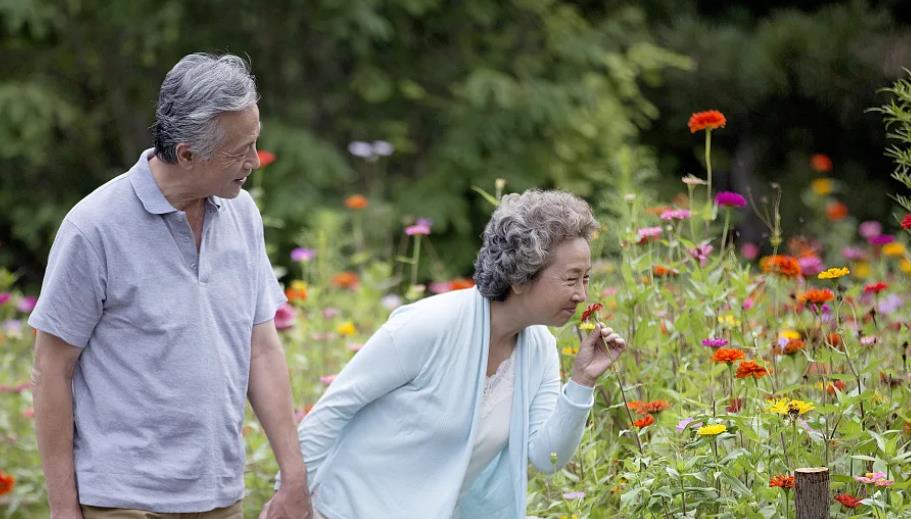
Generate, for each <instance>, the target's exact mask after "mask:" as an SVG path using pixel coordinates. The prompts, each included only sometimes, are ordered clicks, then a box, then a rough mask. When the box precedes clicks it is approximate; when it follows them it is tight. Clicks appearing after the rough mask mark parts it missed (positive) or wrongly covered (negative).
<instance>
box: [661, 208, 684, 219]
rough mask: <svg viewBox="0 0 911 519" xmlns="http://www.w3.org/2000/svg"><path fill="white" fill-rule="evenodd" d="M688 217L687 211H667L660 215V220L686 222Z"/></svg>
mask: <svg viewBox="0 0 911 519" xmlns="http://www.w3.org/2000/svg"><path fill="white" fill-rule="evenodd" d="M689 217H690V211H689V209H668V210H667V211H664V212H663V213H661V216H660V217H659V218H661V219H662V220H686V219H688V218H689Z"/></svg>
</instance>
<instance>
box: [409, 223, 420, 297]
mask: <svg viewBox="0 0 911 519" xmlns="http://www.w3.org/2000/svg"><path fill="white" fill-rule="evenodd" d="M420 259H421V235H420V234H415V235H414V254H412V255H411V286H414V285H417V284H418V261H419V260H420Z"/></svg>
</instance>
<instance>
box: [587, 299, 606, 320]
mask: <svg viewBox="0 0 911 519" xmlns="http://www.w3.org/2000/svg"><path fill="white" fill-rule="evenodd" d="M602 308H604V305H602V304H601V303H594V304H591V305H588V308H586V309H585V311H584V312H582V322H585V321H588V320H589V318H590V317H591V316H593V315H594V316H595V318H596V319H597V318H598V312H599V311H600V310H601V309H602Z"/></svg>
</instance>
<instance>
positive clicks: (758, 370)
mask: <svg viewBox="0 0 911 519" xmlns="http://www.w3.org/2000/svg"><path fill="white" fill-rule="evenodd" d="M768 374H769V370H767V369H765V368H764V367H762V366H760V365H759V364H756V362H754V361H752V360H745V361H742V362H741V363H740V365H738V366H737V373H736V374H735V375H734V376H736V377H737V378H749V377H753V378H762V377H764V376H766V375H768Z"/></svg>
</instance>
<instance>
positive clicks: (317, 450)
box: [297, 326, 421, 489]
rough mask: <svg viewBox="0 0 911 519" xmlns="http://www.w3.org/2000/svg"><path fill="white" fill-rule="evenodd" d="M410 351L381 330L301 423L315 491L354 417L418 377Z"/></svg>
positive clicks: (300, 432)
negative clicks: (320, 473) (325, 463)
mask: <svg viewBox="0 0 911 519" xmlns="http://www.w3.org/2000/svg"><path fill="white" fill-rule="evenodd" d="M409 342H411V341H409ZM408 350H409V348H408V347H407V346H406V347H405V348H404V350H403V349H402V348H401V347H400V346H399V345H398V344H397V343H396V340H395V338H394V336H393V334H392V333H391V332H390V330H389V329H388V327H387V326H384V327H382V328H380V329H379V330H377V332H376V333H374V334H373V336H372V337H371V338H370V340H369V341H367V343H366V344H365V345H364V347H363V348H362V349H361V350H360V351H359V352H358V353H357V354H356V355H355V356H354V358H352V359H351V361H350V362H349V363H348V364H347V365H346V366H345V368H344V369H343V370H342V371H341V373H339V374H338V376H337V377H336V378H335V380H334V381H332V383H331V384H330V385H329V388H328V389H327V390H326V392H325V393H324V394H323V396H322V398H320V400H319V402H317V404H316V406H315V407H314V408H313V410H312V411H311V412H310V413H309V414H308V415H307V416H306V417H305V418H304V420H303V421H302V422H301V423H300V425H299V426H298V429H297V430H298V443H299V444H300V448H301V453H302V454H303V457H304V463H305V464H306V465H307V480H308V483H309V484H310V486H311V489H312V486H313V482H314V478H315V476H316V472H317V470H318V469H319V467H320V465H321V464H322V462H323V460H324V459H325V458H326V456H327V455H328V454H329V452H330V450H331V449H332V446H333V445H334V444H335V441H336V440H337V439H338V437H339V436H340V435H341V431H342V429H343V428H344V427H345V425H347V424H348V422H349V421H350V420H351V418H352V417H353V416H354V415H355V414H356V413H357V412H358V411H359V410H360V409H361V408H363V407H364V406H366V405H367V404H369V403H371V402H373V401H374V400H376V399H378V398H380V397H381V396H383V395H385V394H387V393H389V392H390V391H392V390H394V389H396V388H398V387H400V386H403V385H405V384H407V383H408V382H409V381H411V380H412V379H414V378H415V377H416V376H417V375H418V373H419V372H420V369H421V362H420V359H419V357H420V355H413V354H412V355H409V353H411V352H409V351H408Z"/></svg>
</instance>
